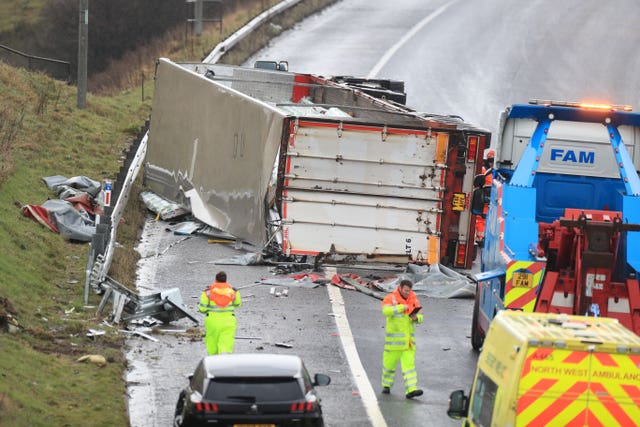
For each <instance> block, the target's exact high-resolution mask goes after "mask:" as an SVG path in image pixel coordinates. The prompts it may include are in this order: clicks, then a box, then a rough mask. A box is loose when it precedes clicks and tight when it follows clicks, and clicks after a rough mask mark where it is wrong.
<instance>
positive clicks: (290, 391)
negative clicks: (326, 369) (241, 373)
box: [205, 378, 304, 402]
mask: <svg viewBox="0 0 640 427" xmlns="http://www.w3.org/2000/svg"><path fill="white" fill-rule="evenodd" d="M205 398H206V399H207V400H214V401H217V402H222V401H241V400H244V401H248V402H281V401H290V400H299V399H302V398H304V394H303V392H302V389H301V388H300V384H299V383H298V381H297V380H296V379H294V378H215V379H213V380H211V382H210V383H209V387H208V388H207V392H206V393H205Z"/></svg>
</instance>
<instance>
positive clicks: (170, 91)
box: [145, 59, 293, 245]
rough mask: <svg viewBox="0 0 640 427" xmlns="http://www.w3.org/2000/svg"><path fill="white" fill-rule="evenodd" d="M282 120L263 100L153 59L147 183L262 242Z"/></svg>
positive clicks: (200, 213) (248, 238) (233, 230)
mask: <svg viewBox="0 0 640 427" xmlns="http://www.w3.org/2000/svg"><path fill="white" fill-rule="evenodd" d="M282 77H283V78H287V75H286V74H282ZM288 78H289V79H291V80H292V79H293V77H288ZM283 126H284V115H283V114H282V112H281V111H279V110H277V109H275V108H274V107H272V106H270V105H269V104H267V103H265V102H262V101H259V100H257V99H255V98H252V97H249V96H247V95H245V94H243V93H241V92H238V91H237V90H235V89H233V88H231V87H229V86H228V85H226V86H225V85H223V84H220V83H219V82H216V81H213V80H211V79H208V78H206V77H205V76H203V75H202V74H198V73H197V72H194V71H191V70H188V69H186V68H184V67H182V66H180V65H177V64H174V63H172V62H170V61H168V60H164V59H161V60H160V61H159V63H158V68H157V71H156V89H155V94H154V99H153V115H152V116H151V124H150V137H149V148H148V152H147V165H146V168H145V169H146V171H145V172H146V177H147V183H148V185H149V187H150V189H151V190H152V191H154V192H156V193H158V194H160V195H163V196H165V197H166V198H168V199H169V200H173V201H178V202H181V203H183V204H185V205H186V206H188V207H190V208H191V210H192V212H193V214H194V216H195V217H196V218H198V219H199V220H201V221H203V222H204V223H206V224H209V225H211V226H214V227H217V228H219V229H221V230H225V231H227V232H229V233H231V234H233V235H234V236H236V237H238V238H240V239H243V240H245V241H248V242H250V243H253V244H255V245H262V244H264V242H265V241H266V231H265V215H266V210H265V207H264V203H265V202H264V201H265V195H266V193H267V191H268V187H269V185H268V184H269V180H270V177H271V174H272V170H273V165H274V162H275V159H276V156H277V153H278V149H279V147H280V141H281V138H282V130H283ZM249 171H250V172H251V173H248V172H249Z"/></svg>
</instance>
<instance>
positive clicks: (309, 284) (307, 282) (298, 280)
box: [259, 274, 328, 288]
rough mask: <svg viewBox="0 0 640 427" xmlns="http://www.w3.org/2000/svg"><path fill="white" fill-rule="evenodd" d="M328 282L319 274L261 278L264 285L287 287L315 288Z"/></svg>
mask: <svg viewBox="0 0 640 427" xmlns="http://www.w3.org/2000/svg"><path fill="white" fill-rule="evenodd" d="M327 282H328V280H327V279H325V278H323V276H318V275H311V274H305V275H296V276H294V277H282V278H278V277H272V278H265V279H262V280H260V282H259V283H260V284H262V285H272V286H287V287H301V288H315V287H318V286H321V285H324V284H326V283H327Z"/></svg>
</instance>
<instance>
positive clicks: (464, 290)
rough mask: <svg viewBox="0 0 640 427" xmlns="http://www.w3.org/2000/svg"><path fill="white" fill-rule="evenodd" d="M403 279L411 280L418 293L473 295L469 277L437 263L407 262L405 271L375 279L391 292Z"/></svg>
mask: <svg viewBox="0 0 640 427" xmlns="http://www.w3.org/2000/svg"><path fill="white" fill-rule="evenodd" d="M403 279H409V280H411V281H412V282H413V291H414V292H415V293H416V294H418V295H424V296H428V297H433V298H473V297H474V296H475V284H474V283H473V281H472V280H471V279H470V278H468V277H467V276H465V275H463V274H460V273H457V272H456V271H454V270H451V269H450V268H447V267H445V266H442V265H439V264H434V265H430V266H420V265H415V264H408V265H407V269H406V270H405V272H403V273H400V274H399V275H398V276H396V277H391V278H389V279H386V280H381V281H376V285H377V286H379V287H380V288H381V289H384V290H385V291H386V292H393V291H394V290H395V289H396V287H397V286H398V284H399V283H400V281H401V280H403Z"/></svg>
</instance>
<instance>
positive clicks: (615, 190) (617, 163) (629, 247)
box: [471, 101, 640, 350]
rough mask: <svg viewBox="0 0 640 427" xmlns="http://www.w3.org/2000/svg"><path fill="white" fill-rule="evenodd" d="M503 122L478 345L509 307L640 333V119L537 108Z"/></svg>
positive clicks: (555, 106) (611, 111)
mask: <svg viewBox="0 0 640 427" xmlns="http://www.w3.org/2000/svg"><path fill="white" fill-rule="evenodd" d="M500 122H501V123H500V130H499V135H498V142H497V147H496V165H495V169H494V171H493V180H492V185H491V193H490V197H489V198H488V200H486V197H485V203H489V208H488V211H487V216H486V231H485V243H484V248H483V250H482V253H481V272H480V273H478V274H477V275H476V276H475V280H476V299H475V304H474V310H473V320H472V331H471V332H472V333H471V344H472V347H473V348H474V349H475V350H480V348H481V347H482V345H483V342H484V337H485V335H486V333H487V331H488V330H489V324H490V323H491V321H492V319H493V318H494V316H495V315H496V313H497V312H498V311H499V310H503V309H513V310H521V311H525V312H533V311H536V312H550V313H566V314H580V315H587V316H603V317H613V318H617V319H618V320H619V321H620V323H622V324H623V325H625V326H626V327H628V328H629V329H631V330H633V331H634V332H635V333H636V334H638V335H640V288H639V284H638V272H639V271H640V178H638V172H637V171H638V170H639V169H640V114H639V113H633V112H631V108H630V107H626V106H624V107H623V106H603V105H592V104H579V103H569V102H556V101H531V102H530V103H529V104H528V105H527V104H518V105H512V106H511V107H509V108H507V110H505V111H504V112H503V114H502V116H501V121H500ZM476 191H482V190H481V189H480V190H476ZM482 199H483V198H482V197H473V200H474V203H476V201H478V200H479V201H480V203H482ZM476 204H477V203H476ZM473 210H474V211H476V212H477V211H482V206H473Z"/></svg>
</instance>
